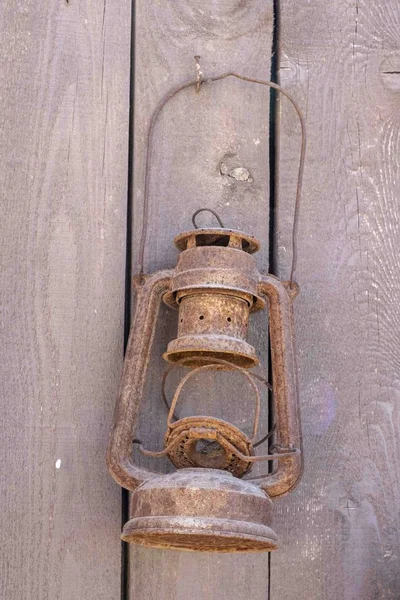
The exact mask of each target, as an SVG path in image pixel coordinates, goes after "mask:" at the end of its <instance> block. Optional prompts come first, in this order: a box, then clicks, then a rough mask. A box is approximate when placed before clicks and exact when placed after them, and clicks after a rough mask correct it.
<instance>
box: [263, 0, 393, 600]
mask: <svg viewBox="0 0 400 600" xmlns="http://www.w3.org/2000/svg"><path fill="white" fill-rule="evenodd" d="M399 25H400V10H399V5H398V3H397V2H391V1H388V2H385V3H382V2H379V1H378V0H368V1H367V0H358V1H354V0H353V1H350V0H336V1H335V2H330V3H329V2H328V3H327V2H325V1H324V0H317V1H316V2H313V3H309V2H308V1H307V0H299V1H298V2H296V3H293V2H291V1H289V0H282V2H281V30H280V54H279V61H280V69H279V73H280V82H281V84H282V86H283V87H284V88H286V89H288V90H289V91H290V92H291V93H292V94H293V95H294V96H295V98H296V99H297V101H298V102H299V104H300V105H301V106H302V107H303V108H304V110H305V113H306V118H307V126H308V135H309V142H308V155H307V161H306V173H305V180H304V200H303V208H302V212H301V221H300V238H299V252H300V256H299V268H298V272H297V280H298V282H299V284H300V288H301V294H300V295H299V297H298V298H297V300H296V304H295V320H296V335H297V347H298V363H299V377H300V397H301V401H302V417H303V431H304V453H305V466H306V468H305V474H304V478H303V480H302V483H301V484H300V486H299V488H298V489H297V491H296V492H295V493H293V494H291V495H290V496H288V497H287V498H283V499H281V500H276V501H275V515H276V517H275V521H274V525H275V529H276V531H277V533H278V535H279V536H280V540H281V549H280V550H279V551H278V552H277V553H275V554H273V556H272V565H271V585H272V588H271V597H272V600H274V599H277V598H279V600H293V599H294V598H296V600H306V599H307V600H321V599H322V598H324V600H334V599H335V600H338V599H345V600H359V599H362V600H372V599H374V600H376V599H378V598H379V599H395V598H396V599H397V598H399V597H400V579H399V556H400V543H399V502H400V490H399V478H400V470H399V465H400V460H399V459H400V456H399V443H400V437H399V435H400V429H399V427H400V410H399V402H400V383H399V375H398V373H399V364H400V362H399V361H400V348H399V322H400V309H399V306H400V303H399V300H400V285H399V281H400V261H399V248H400V209H399V197H400V185H399V175H400V154H399V149H400V111H399V107H400V74H399V71H400V69H399V58H400V36H399V31H400V28H399ZM279 142H280V145H279V148H280V173H279V197H278V223H277V242H278V247H277V250H278V259H279V260H278V262H279V264H280V267H281V269H282V272H286V271H287V267H288V264H289V260H290V251H289V248H290V230H291V221H292V217H293V210H292V209H293V206H292V199H293V198H294V185H295V177H296V169H297V161H298V145H299V134H298V124H297V122H296V120H295V118H294V117H293V115H292V112H291V110H290V107H289V106H288V104H287V103H286V102H284V103H283V106H282V121H281V129H280V138H279Z"/></svg>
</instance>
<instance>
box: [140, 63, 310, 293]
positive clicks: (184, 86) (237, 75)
mask: <svg viewBox="0 0 400 600" xmlns="http://www.w3.org/2000/svg"><path fill="white" fill-rule="evenodd" d="M200 73H201V75H200V76H199V74H198V76H197V77H196V79H194V80H189V81H186V82H185V83H183V84H181V85H179V86H177V87H174V88H172V89H171V90H169V91H168V92H167V93H166V94H165V95H164V96H163V97H162V98H161V100H160V101H159V103H158V104H157V106H156V108H155V109H154V112H153V114H152V116H151V119H150V125H149V129H148V135H147V150H146V164H145V183H144V197H143V216H142V235H141V239H140V245H139V253H138V256H139V275H140V276H141V279H142V278H143V274H144V251H145V246H146V239H147V230H148V220H149V187H150V164H151V158H152V153H153V140H154V129H155V125H156V123H157V120H158V117H159V116H160V113H161V112H162V110H163V108H164V106H165V105H166V104H167V103H168V102H169V101H170V100H171V99H172V98H174V97H175V96H176V95H177V94H179V93H180V92H182V91H183V90H186V89H188V88H190V87H194V88H195V90H196V92H199V91H200V89H201V87H202V86H203V85H204V84H206V83H213V82H217V81H222V80H224V79H227V78H229V77H234V78H236V79H240V80H242V81H246V82H248V83H255V84H258V85H265V86H267V87H269V88H272V89H274V90H277V91H278V92H279V93H280V94H282V95H283V96H285V97H286V98H287V99H288V100H289V102H290V103H291V104H292V106H293V108H294V109H295V111H296V114H297V116H298V118H299V122H300V127H301V148H300V158H299V170H298V175H297V187H296V197H295V205H294V216H293V227H292V264H291V269H290V278H289V286H290V288H291V289H294V287H295V282H294V277H295V272H296V267H297V257H298V223H299V214H300V204H301V189H302V184H303V173H304V163H305V153H306V144H307V134H306V124H305V119H304V116H303V113H302V112H301V109H300V107H299V106H298V104H297V102H296V101H295V100H294V99H293V98H292V96H291V95H290V94H289V93H288V92H287V91H285V90H284V89H283V88H282V87H281V86H280V85H278V84H277V83H274V82H273V81H268V80H264V79H257V78H254V77H248V76H247V75H241V74H240V73H235V72H234V71H229V72H227V73H222V74H221V75H215V76H213V77H209V78H207V79H203V73H202V72H200ZM214 214H215V213H214Z"/></svg>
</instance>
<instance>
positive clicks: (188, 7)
mask: <svg viewBox="0 0 400 600" xmlns="http://www.w3.org/2000/svg"><path fill="white" fill-rule="evenodd" d="M272 26H273V14H272V1H268V2H265V1H264V0H251V1H249V2H246V3H243V2H238V1H237V0H224V1H220V2H213V1H211V0H206V1H205V2H202V3H199V2H197V1H196V0H185V1H176V2H161V1H159V0H148V1H147V2H140V3H137V6H136V14H135V28H136V36H135V38H136V39H135V123H134V164H133V172H134V197H133V211H134V218H133V232H134V235H133V271H134V272H135V270H136V269H137V264H138V248H139V242H140V236H141V224H142V212H143V189H144V175H145V173H144V166H145V152H146V144H147V133H148V125H149V120H150V117H151V114H152V112H153V110H154V108H155V106H156V105H157V103H158V102H159V100H160V99H161V97H162V96H164V94H165V93H166V92H167V91H168V90H169V89H171V88H172V87H173V86H176V85H178V84H180V83H183V82H185V81H186V80H188V79H193V78H195V76H196V70H195V61H194V56H195V55H199V56H200V57H201V58H200V65H201V69H202V71H203V74H204V78H207V77H209V76H212V75H216V74H219V73H223V72H225V71H228V70H235V71H238V72H241V73H244V74H246V75H250V76H254V77H260V78H264V79H269V77H270V58H271V45H272ZM268 128H269V90H268V88H263V87H260V86H256V85H251V84H246V83H244V82H241V81H237V80H226V81H223V82H220V83H215V84H207V85H204V86H203V87H202V88H201V90H200V92H199V93H198V94H196V93H195V91H194V89H190V90H186V91H185V92H182V93H181V94H180V95H179V96H178V97H176V98H174V99H173V100H172V101H171V102H170V103H169V104H168V105H167V106H166V107H165V110H164V112H163V114H162V115H161V117H160V120H159V122H158V124H157V126H156V130H155V136H154V140H155V144H154V147H153V150H152V164H151V182H150V210H149V219H148V225H149V233H148V237H147V247H146V253H145V271H146V272H147V273H149V272H152V271H155V270H157V269H161V268H169V267H173V266H174V264H175V263H176V257H177V253H176V250H175V249H174V246H173V238H174V236H175V235H177V234H178V233H180V232H181V231H185V230H188V229H191V228H192V224H191V215H192V213H193V212H194V211H195V210H196V209H198V208H200V207H209V208H213V209H214V210H217V211H218V212H219V213H220V215H221V217H222V219H223V221H224V223H225V225H227V226H231V227H236V228H240V229H244V230H245V231H248V232H250V233H252V234H254V235H256V236H258V237H259V238H261V239H262V241H263V250H262V252H260V255H259V266H260V269H263V270H264V272H266V271H267V269H268V225H269V223H268V221H269V210H268V209H269V168H268V167H269V165H268V161H269V157H268V154H269V137H268ZM235 167H244V168H247V169H248V170H249V172H250V179H248V180H247V181H239V180H236V179H235V178H234V177H232V176H230V175H229V172H230V171H231V170H232V169H234V168H235ZM198 221H199V223H201V224H205V225H206V224H212V223H213V221H212V218H210V216H207V215H206V214H204V215H200V216H199V220H198ZM164 317H167V319H166V321H165V322H164V321H163V318H164ZM255 323H256V324H257V325H256V326H255V327H254V328H253V332H252V338H253V342H254V343H255V344H256V345H257V347H258V349H259V351H260V353H261V355H263V356H264V357H266V354H267V350H266V348H267V333H266V332H267V326H266V319H265V316H263V315H259V316H258V317H257V319H256V320H255ZM175 333H176V316H175V313H173V312H172V311H169V310H167V309H163V310H162V311H161V318H160V324H159V329H158V332H157V336H156V341H155V344H154V349H153V359H152V363H151V377H150V385H149V386H148V390H147V394H146V396H147V398H146V401H145V404H144V407H143V419H142V422H141V425H140V432H139V437H140V438H141V439H142V440H143V441H144V442H145V444H146V446H147V447H151V448H160V447H162V439H163V434H164V431H165V424H166V412H165V409H164V407H163V405H162V402H161V396H160V379H161V374H162V372H163V371H164V370H165V363H164V362H163V361H162V359H161V354H162V352H163V351H164V350H165V347H166V345H167V342H168V341H169V340H170V339H173V338H174V336H175ZM265 369H266V361H264V371H265ZM233 381H234V383H233ZM240 386H242V387H240ZM172 389H173V386H171V389H170V392H171V391H172ZM186 400H187V403H186V404H185V405H182V408H181V411H182V412H181V414H188V413H189V412H191V411H194V412H195V413H196V411H197V414H199V412H201V413H202V414H214V415H215V416H221V417H222V418H226V419H229V420H230V421H231V422H232V421H234V422H235V423H237V424H239V425H241V426H243V427H244V428H248V427H249V426H250V422H251V414H252V413H251V411H252V406H251V401H252V400H251V397H249V390H248V388H246V387H244V386H243V384H242V383H241V381H240V380H238V379H237V378H236V377H234V376H232V374H230V377H228V376H227V375H225V376H224V377H223V376H222V375H221V374H219V376H217V375H215V374H214V375H213V376H212V377H211V375H210V376H209V377H204V378H202V379H201V380H200V379H198V380H197V382H194V384H193V385H192V386H191V387H188V394H187V396H186ZM263 400H264V408H266V394H265V395H264V398H263ZM185 411H186V412H185ZM192 414H193V413H192ZM265 419H266V411H265V410H264V426H265ZM144 464H147V465H150V464H151V465H152V468H159V469H160V470H164V471H167V470H168V469H170V467H169V465H168V462H167V460H163V461H160V460H159V462H156V461H155V460H154V459H153V461H152V462H146V463H144ZM264 468H265V467H264ZM129 551H130V573H129V589H130V597H131V598H132V599H135V600H139V599H140V600H141V599H142V598H146V599H147V600H172V599H174V600H178V599H182V598H188V597H190V598H191V599H192V600H196V599H204V598H208V599H213V598H219V599H222V598H230V599H231V600H239V599H242V598H244V597H247V596H250V597H252V598H253V599H254V600H261V599H262V600H265V599H266V598H267V597H268V555H267V554H264V555H257V556H255V555H252V556H240V557H239V556H232V555H223V556H222V555H213V554H201V553H182V552H173V551H167V550H164V551H161V550H150V549H145V548H138V547H134V546H132V547H130V550H129Z"/></svg>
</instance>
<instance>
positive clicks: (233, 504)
mask: <svg viewBox="0 0 400 600" xmlns="http://www.w3.org/2000/svg"><path fill="white" fill-rule="evenodd" d="M271 504H272V503H271V500H270V499H269V498H268V496H267V495H266V494H265V493H264V492H263V491H262V490H261V489H260V488H259V487H258V486H257V485H254V484H252V483H249V482H248V481H246V480H243V479H236V478H235V477H233V476H232V475H231V473H228V472H226V471H220V470H218V469H202V468H199V469H180V470H178V471H176V472H175V473H172V474H170V475H161V476H159V477H154V478H152V479H150V480H148V481H146V483H144V484H143V485H141V486H140V488H138V489H137V490H136V492H135V493H134V494H133V495H132V498H131V506H130V514H131V519H130V520H129V521H128V522H127V523H126V525H125V526H124V529H123V532H122V536H121V537H122V539H123V540H125V541H126V542H134V543H138V544H142V545H144V546H153V547H159V548H173V549H179V550H200V551H205V552H210V551H218V552H251V551H253V552H260V551H270V550H275V549H276V547H277V536H276V534H275V532H274V531H273V530H272V529H271Z"/></svg>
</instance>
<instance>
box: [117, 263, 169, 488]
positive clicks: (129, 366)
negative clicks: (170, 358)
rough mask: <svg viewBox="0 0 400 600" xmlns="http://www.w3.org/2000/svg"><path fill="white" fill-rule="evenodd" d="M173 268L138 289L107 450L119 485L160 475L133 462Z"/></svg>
mask: <svg viewBox="0 0 400 600" xmlns="http://www.w3.org/2000/svg"><path fill="white" fill-rule="evenodd" d="M172 275H173V271H159V272H157V273H155V274H153V275H150V276H149V277H146V278H145V283H144V284H143V285H142V286H141V287H139V288H138V291H137V299H136V310H135V316H134V320H133V323H132V326H131V329H130V332H129V340H128V346H127V350H126V354H125V362H124V370H123V375H122V380H121V386H120V390H119V396H118V400H117V403H116V406H115V412H114V420H113V427H112V430H111V436H110V442H109V446H108V451H107V465H108V469H109V472H110V474H111V475H112V477H113V478H114V479H115V481H116V482H117V483H119V485H121V486H122V487H124V488H126V489H127V490H134V489H136V488H137V487H138V485H140V484H141V483H143V482H144V481H146V480H148V479H150V478H151V477H154V476H156V475H159V474H160V473H157V472H156V471H151V470H150V469H146V468H144V467H140V466H137V465H135V464H134V463H133V462H132V442H133V438H134V432H135V430H136V427H137V423H138V418H139V410H140V405H141V402H142V397H143V393H144V385H145V381H146V372H147V367H148V364H149V360H150V352H151V347H152V344H153V339H154V333H155V327H156V323H157V318H158V313H159V310H160V304H161V299H162V296H163V295H164V294H165V292H167V291H169V290H170V288H171V282H172Z"/></svg>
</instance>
